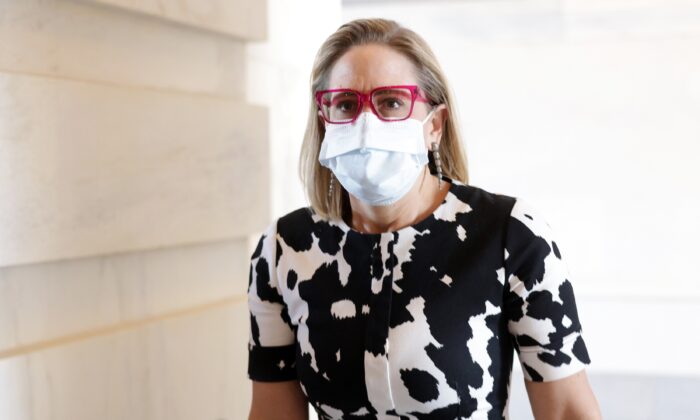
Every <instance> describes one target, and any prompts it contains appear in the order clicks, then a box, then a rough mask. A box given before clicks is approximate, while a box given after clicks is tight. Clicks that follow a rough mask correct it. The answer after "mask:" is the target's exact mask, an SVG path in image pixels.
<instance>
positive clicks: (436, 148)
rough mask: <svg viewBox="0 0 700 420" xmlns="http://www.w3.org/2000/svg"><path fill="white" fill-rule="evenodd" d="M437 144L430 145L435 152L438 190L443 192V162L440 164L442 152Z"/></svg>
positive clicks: (434, 159)
mask: <svg viewBox="0 0 700 420" xmlns="http://www.w3.org/2000/svg"><path fill="white" fill-rule="evenodd" d="M439 147H440V146H439V145H438V144H437V142H432V143H430V151H431V152H433V161H435V169H436V170H437V177H438V189H439V190H442V162H440V150H439Z"/></svg>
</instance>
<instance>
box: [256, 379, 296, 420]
mask: <svg viewBox="0 0 700 420" xmlns="http://www.w3.org/2000/svg"><path fill="white" fill-rule="evenodd" d="M308 418H309V403H308V401H307V400H306V395H304V392H303V391H302V390H301V386H300V385H299V381H298V380H292V381H280V382H261V381H253V401H252V403H251V406H250V414H249V415H248V420H279V419H289V420H308Z"/></svg>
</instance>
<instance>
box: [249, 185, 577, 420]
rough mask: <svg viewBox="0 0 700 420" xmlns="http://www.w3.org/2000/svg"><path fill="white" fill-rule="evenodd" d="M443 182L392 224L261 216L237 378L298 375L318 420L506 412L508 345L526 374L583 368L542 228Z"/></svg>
mask: <svg viewBox="0 0 700 420" xmlns="http://www.w3.org/2000/svg"><path fill="white" fill-rule="evenodd" d="M449 181H450V182H451V184H449V192H448V194H447V195H446V197H445V199H444V200H443V202H442V203H441V204H440V205H439V207H438V208H437V209H436V210H435V211H434V212H433V214H431V215H430V216H428V217H427V218H425V219H423V220H421V221H420V222H418V223H416V224H414V225H412V226H408V227H405V228H402V229H399V230H397V231H394V232H386V233H378V234H366V233H360V232H358V231H355V230H353V229H352V228H350V227H349V226H348V225H347V224H346V223H344V222H343V221H342V220H339V221H327V220H324V219H322V218H320V217H319V216H318V215H316V214H315V213H314V212H313V210H312V209H311V208H310V207H304V208H300V209H298V210H295V211H293V212H290V213H288V214H286V215H285V216H283V217H280V218H279V219H277V220H275V222H274V223H272V224H270V225H269V227H268V228H267V230H266V231H265V232H264V233H263V235H262V236H261V238H260V240H259V242H258V244H257V248H256V249H255V251H254V253H253V255H252V257H251V267H250V278H249V286H248V305H249V310H250V327H251V328H250V341H249V360H248V377H249V378H250V379H253V380H257V381H284V380H291V379H297V380H299V381H300V384H301V387H302V390H303V392H304V393H305V394H306V396H307V397H308V400H309V402H310V403H311V404H312V405H313V407H314V408H315V410H316V411H317V413H318V416H319V419H341V418H342V419H507V418H508V396H509V388H510V376H511V370H512V366H513V354H514V352H513V350H515V351H516V352H517V354H518V358H519V361H520V363H521V365H522V368H523V372H524V374H525V377H526V379H528V380H532V381H551V380H555V379H560V378H563V377H565V376H569V375H571V374H573V373H576V372H578V371H580V370H582V369H584V368H585V366H586V365H588V364H590V359H589V356H588V351H587V349H586V345H585V343H584V340H583V337H582V335H581V332H582V329H581V324H580V323H579V320H578V316H577V309H576V303H575V300H574V291H573V288H572V284H571V282H570V279H569V274H568V271H567V267H566V264H565V263H564V262H563V260H562V255H561V252H560V251H559V249H558V247H557V244H556V243H555V241H554V237H553V235H552V230H551V228H550V226H549V224H548V223H547V222H546V221H545V220H543V219H542V217H541V215H540V214H539V213H538V212H537V210H536V209H533V208H532V207H531V206H530V205H529V204H528V203H527V201H523V200H522V199H521V198H515V197H510V196H507V195H501V194H496V193H491V192H488V191H486V190H484V189H481V188H479V187H475V186H471V185H465V184H462V183H460V182H457V181H454V180H449Z"/></svg>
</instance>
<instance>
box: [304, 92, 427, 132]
mask: <svg viewBox="0 0 700 420" xmlns="http://www.w3.org/2000/svg"><path fill="white" fill-rule="evenodd" d="M397 88H407V89H409V90H410V91H411V109H409V110H408V115H406V117H405V118H399V119H386V118H384V117H382V116H381V115H379V113H378V112H377V110H376V109H375V108H374V104H373V103H372V95H373V94H374V92H376V91H378V90H381V89H397ZM421 91H422V89H420V88H419V87H418V85H391V86H378V87H376V88H374V89H372V90H370V91H369V92H367V93H363V92H360V91H359V90H355V89H350V88H338V89H324V90H317V91H316V93H315V94H314V97H315V99H316V105H317V106H318V110H319V112H320V113H321V117H322V118H323V120H324V121H326V122H327V123H329V124H351V123H353V122H355V120H357V117H359V116H360V114H361V113H362V110H363V109H364V108H365V102H369V108H370V110H372V113H373V114H374V115H376V116H377V118H379V119H380V120H382V121H386V122H393V121H404V120H407V119H409V118H411V115H413V106H414V105H415V104H416V101H417V100H420V102H425V103H429V104H431V105H433V106H435V105H437V104H435V102H434V101H431V100H430V99H428V98H426V97H425V96H424V95H423V94H422V92H421ZM332 92H352V93H355V94H357V95H358V96H359V98H360V105H359V106H358V107H357V113H356V114H355V116H354V117H353V118H352V120H349V121H329V120H328V118H326V116H325V115H324V113H323V110H322V106H321V95H323V94H326V93H332Z"/></svg>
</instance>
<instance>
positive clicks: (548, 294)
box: [504, 198, 591, 382]
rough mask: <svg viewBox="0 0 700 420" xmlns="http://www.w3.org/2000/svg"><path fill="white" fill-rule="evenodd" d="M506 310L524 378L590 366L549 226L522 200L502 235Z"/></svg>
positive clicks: (566, 373)
mask: <svg viewBox="0 0 700 420" xmlns="http://www.w3.org/2000/svg"><path fill="white" fill-rule="evenodd" d="M504 258H505V278H506V283H505V286H506V291H505V300H504V305H505V312H506V313H507V320H508V331H509V333H510V336H511V339H512V340H513V344H514V347H515V350H516V352H517V353H518V357H519V359H520V364H521V365H522V368H523V374H524V376H525V378H526V379H528V380H530V381H534V382H546V381H553V380H557V379H561V378H564V377H566V376H569V375H572V374H574V373H577V372H579V371H580V370H583V369H584V368H585V366H586V365H588V364H590V362H591V361H590V358H589V356H588V350H587V348H586V344H585V342H584V340H583V336H582V327H581V324H580V322H579V319H578V312H577V308H576V301H575V299H574V290H573V287H572V284H571V281H570V279H569V272H568V268H567V266H566V263H565V262H564V260H563V259H562V254H561V251H560V249H559V247H558V245H557V243H556V242H555V238H554V235H553V232H552V229H551V227H550V225H549V224H548V223H547V222H546V221H545V220H544V219H543V218H542V215H541V214H540V212H539V211H538V210H537V209H536V208H533V207H532V205H531V204H530V203H529V202H527V201H523V200H522V199H521V198H516V199H515V204H514V206H513V208H512V210H511V212H510V216H509V218H508V222H507V227H506V234H505V252H504Z"/></svg>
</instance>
